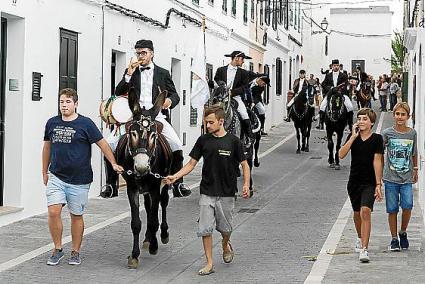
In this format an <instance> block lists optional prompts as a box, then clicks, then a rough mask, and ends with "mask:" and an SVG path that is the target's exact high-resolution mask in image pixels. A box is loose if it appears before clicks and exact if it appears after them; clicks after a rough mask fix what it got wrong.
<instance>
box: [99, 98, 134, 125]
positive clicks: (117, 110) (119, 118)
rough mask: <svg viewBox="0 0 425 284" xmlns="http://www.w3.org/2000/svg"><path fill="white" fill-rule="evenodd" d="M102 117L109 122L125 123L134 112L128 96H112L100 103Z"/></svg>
mask: <svg viewBox="0 0 425 284" xmlns="http://www.w3.org/2000/svg"><path fill="white" fill-rule="evenodd" d="M99 112H100V117H101V118H102V120H103V121H104V122H106V123H107V124H124V123H126V122H127V121H129V120H131V118H132V116H133V114H132V112H131V110H130V108H129V106H128V99H127V97H110V98H109V99H108V100H104V101H103V102H102V103H101V104H100V108H99Z"/></svg>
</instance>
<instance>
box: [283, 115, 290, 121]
mask: <svg viewBox="0 0 425 284" xmlns="http://www.w3.org/2000/svg"><path fill="white" fill-rule="evenodd" d="M283 121H286V122H291V119H290V118H289V116H288V117H286V118H284V119H283Z"/></svg>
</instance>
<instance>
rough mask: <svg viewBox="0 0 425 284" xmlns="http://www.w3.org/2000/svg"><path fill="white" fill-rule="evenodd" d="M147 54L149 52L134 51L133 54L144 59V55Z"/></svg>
mask: <svg viewBox="0 0 425 284" xmlns="http://www.w3.org/2000/svg"><path fill="white" fill-rule="evenodd" d="M148 53H149V51H136V52H135V53H134V54H135V55H136V56H137V57H141V56H143V57H145V56H146V55H148Z"/></svg>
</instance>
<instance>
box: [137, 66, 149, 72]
mask: <svg viewBox="0 0 425 284" xmlns="http://www.w3.org/2000/svg"><path fill="white" fill-rule="evenodd" d="M139 69H140V72H143V71H145V70H149V69H151V68H150V67H149V66H146V67H145V66H140V68H139Z"/></svg>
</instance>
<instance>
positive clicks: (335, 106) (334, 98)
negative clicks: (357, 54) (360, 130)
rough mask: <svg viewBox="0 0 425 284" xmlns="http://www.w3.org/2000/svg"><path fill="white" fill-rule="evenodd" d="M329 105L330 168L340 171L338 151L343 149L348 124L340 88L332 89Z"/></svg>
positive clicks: (327, 110)
mask: <svg viewBox="0 0 425 284" xmlns="http://www.w3.org/2000/svg"><path fill="white" fill-rule="evenodd" d="M327 98H328V105H327V107H326V113H325V124H326V136H327V140H328V150H329V158H328V163H329V167H331V168H335V170H339V169H340V165H339V156H338V151H339V149H340V148H341V141H342V137H343V135H344V129H345V127H346V126H347V123H348V116H349V114H348V113H347V110H346V108H345V105H344V96H343V94H342V92H341V90H340V89H339V88H332V89H331V90H330V91H329V92H328V94H327ZM334 133H336V136H337V138H336V149H335V150H336V152H335V153H334V141H333V138H332V136H333V134H334Z"/></svg>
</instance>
